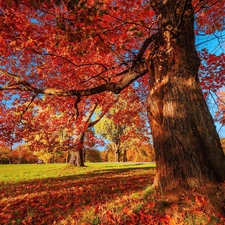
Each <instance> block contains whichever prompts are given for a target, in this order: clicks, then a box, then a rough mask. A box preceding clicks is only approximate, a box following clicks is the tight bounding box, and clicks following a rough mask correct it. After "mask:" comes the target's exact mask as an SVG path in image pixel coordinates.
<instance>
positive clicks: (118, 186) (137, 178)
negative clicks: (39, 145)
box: [0, 167, 155, 224]
mask: <svg viewBox="0 0 225 225" xmlns="http://www.w3.org/2000/svg"><path fill="white" fill-rule="evenodd" d="M154 171H155V170H154V168H146V167H143V168H129V169H128V168H126V169H103V170H102V171H95V172H90V173H87V174H81V175H74V176H64V177H59V178H47V179H37V180H33V181H29V182H21V183H17V184H8V185H2V186H1V187H0V196H1V200H0V221H2V222H4V223H3V224H9V222H10V221H12V220H14V221H16V223H15V224H21V221H22V219H23V220H25V222H26V224H53V222H54V221H56V222H57V221H60V220H62V219H63V218H66V217H67V216H68V215H71V216H72V217H75V215H77V211H79V210H81V209H84V208H85V207H90V206H95V205H97V204H104V203H106V202H110V201H111V200H113V199H115V198H117V197H120V196H122V195H127V194H131V193H134V192H137V191H140V190H143V189H144V188H145V187H146V186H148V185H150V184H151V183H152V181H153V176H154Z"/></svg>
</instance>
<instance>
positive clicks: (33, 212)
mask: <svg viewBox="0 0 225 225" xmlns="http://www.w3.org/2000/svg"><path fill="white" fill-rule="evenodd" d="M86 165H87V166H86V167H82V168H78V167H73V166H68V165H67V164H41V165H37V164H33V165H1V166H0V182H1V185H0V221H1V222H0V223H2V224H18V225H19V224H28V225H31V224H57V225H66V224H68V225H69V224H70V225H108V224H110V225H113V224H115V225H116V224H117V225H124V224H127V225H128V224H130V225H135V224H140V225H142V224H143V225H145V224H148V225H155V224H162V225H164V224H165V225H166V224H169V225H174V224H180V225H189V224H190V225H191V224H208V225H218V224H224V223H225V219H224V218H223V217H221V216H220V215H219V214H210V215H209V214H208V213H207V210H208V208H207V207H208V206H207V205H206V203H205V202H204V201H202V204H200V203H201V202H200V203H198V204H196V202H195V197H196V193H195V192H194V193H191V195H189V196H184V200H182V201H181V202H171V201H168V200H167V199H166V196H165V195H160V191H156V190H155V189H154V188H153V187H152V186H151V184H152V183H153V178H154V174H155V165H154V164H134V163H131V164H129V163H87V164H86Z"/></svg>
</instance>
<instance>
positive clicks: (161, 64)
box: [148, 0, 225, 190]
mask: <svg viewBox="0 0 225 225" xmlns="http://www.w3.org/2000/svg"><path fill="white" fill-rule="evenodd" d="M158 2H159V1H152V3H151V4H152V7H153V9H154V10H155V12H156V14H157V17H158V21H159V28H160V30H161V32H160V33H159V39H158V40H157V42H156V41H155V42H154V43H153V44H152V45H151V52H152V53H151V54H150V55H149V71H150V72H149V77H150V81H151V83H150V94H149V97H148V117H149V121H150V124H151V130H152V135H153V141H154V149H155V154H156V164H157V169H156V177H155V182H154V185H156V186H160V187H161V188H162V189H163V190H166V189H175V188H177V187H183V188H193V187H199V186H201V185H204V184H207V183H214V182H220V181H224V179H225V156H224V153H223V151H222V148H221V144H220V139H219V136H218V134H217V132H216V128H215V126H214V123H213V120H212V117H211V115H210V112H209V110H208V108H207V105H206V102H205V100H204V97H203V94H202V92H201V89H200V85H199V79H198V67H199V58H198V56H197V53H196V49H195V43H194V41H195V40H194V30H193V28H194V16H193V15H194V14H193V9H192V5H191V1H190V0H187V1H180V0H179V1H178V0H177V1H174V4H173V5H172V4H170V1H160V3H158ZM176 7H177V8H176ZM175 8H176V10H175Z"/></svg>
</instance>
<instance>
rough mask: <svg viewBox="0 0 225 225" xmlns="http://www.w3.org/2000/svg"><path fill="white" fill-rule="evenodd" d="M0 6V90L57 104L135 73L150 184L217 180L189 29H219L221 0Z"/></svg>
mask: <svg viewBox="0 0 225 225" xmlns="http://www.w3.org/2000/svg"><path fill="white" fill-rule="evenodd" d="M0 4H1V5H0V7H1V8H0V9H1V13H0V18H1V25H0V32H1V39H0V41H1V45H0V51H1V58H0V60H1V67H0V71H1V72H0V74H1V81H0V82H1V83H0V91H1V93H0V95H1V98H3V99H10V98H13V96H14V95H15V94H17V95H20V98H19V99H20V100H19V101H20V103H22V101H28V99H29V98H30V99H31V100H33V99H34V98H36V96H39V98H40V96H43V95H52V96H56V98H57V99H58V98H61V99H62V101H64V102H66V101H67V100H66V99H67V98H68V99H71V98H72V99H73V97H74V101H75V103H76V104H75V107H76V108H77V103H78V102H79V100H80V98H83V97H87V96H91V95H94V98H96V99H95V100H96V101H98V100H99V99H100V98H99V93H102V92H104V93H108V92H112V93H115V94H118V93H120V92H121V91H124V92H126V88H128V86H129V85H131V84H132V83H133V82H134V81H136V80H138V81H139V82H140V90H139V94H140V93H141V94H143V95H144V94H146V93H148V103H147V105H148V107H147V110H148V118H149V121H150V124H151V130H152V135H153V140H154V149H155V153H156V163H157V171H156V179H155V185H156V186H161V187H162V188H163V189H172V188H177V187H184V188H193V187H198V186H201V185H204V184H206V183H215V182H222V181H224V179H225V156H224V154H223V151H222V148H221V144H220V140H219V137H218V134H217V132H216V129H215V126H214V123H213V120H212V117H211V115H210V112H209V110H208V108H207V105H206V102H205V99H204V96H203V94H202V91H201V88H200V82H199V77H198V71H199V66H200V58H199V56H198V54H197V52H196V46H195V30H194V28H196V33H200V34H205V33H208V34H210V33H213V32H216V31H220V30H222V29H223V28H224V27H223V16H224V10H223V9H224V1H222V0H221V1H220V0H210V1H209V0H203V1H202V0H193V1H191V0H151V1H149V2H148V1H144V0H143V1H141V0H134V1H124V0H118V1H111V0H105V1H92V0H90V1H75V0H70V1H66V0H65V1H60V0H57V1H53V0H52V1H51V0H46V1H28V0H21V1H20V0H19V1H18V0H17V1H15V2H12V1H5V2H4V1H1V3H0ZM200 55H202V56H203V59H204V54H200ZM221 57H224V55H221ZM210 62H211V63H213V62H214V61H213V60H211V61H210ZM221 62H222V60H221ZM218 63H219V62H218V61H217V69H220V68H221V67H220V65H218ZM203 65H206V64H203ZM139 78H140V79H139ZM216 82H220V80H219V79H217V80H216ZM211 85H212V86H213V85H215V84H214V82H212V84H211ZM218 86H221V84H218ZM214 87H215V86H214ZM108 95H109V93H108ZM100 96H101V97H102V96H103V95H102V94H101V95H100ZM51 103H52V104H53V105H54V100H52V102H51ZM65 105H66V104H65ZM1 107H2V106H1Z"/></svg>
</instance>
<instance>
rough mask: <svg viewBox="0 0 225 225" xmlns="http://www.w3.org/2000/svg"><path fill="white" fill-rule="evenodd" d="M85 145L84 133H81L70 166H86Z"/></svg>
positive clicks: (72, 153)
mask: <svg viewBox="0 0 225 225" xmlns="http://www.w3.org/2000/svg"><path fill="white" fill-rule="evenodd" d="M83 144H84V133H80V135H79V136H78V137H77V140H76V143H75V148H74V151H72V152H71V157H70V161H69V164H72V165H74V166H79V167H82V166H84V153H83Z"/></svg>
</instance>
